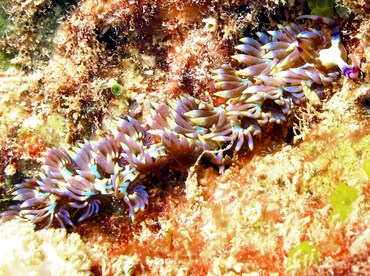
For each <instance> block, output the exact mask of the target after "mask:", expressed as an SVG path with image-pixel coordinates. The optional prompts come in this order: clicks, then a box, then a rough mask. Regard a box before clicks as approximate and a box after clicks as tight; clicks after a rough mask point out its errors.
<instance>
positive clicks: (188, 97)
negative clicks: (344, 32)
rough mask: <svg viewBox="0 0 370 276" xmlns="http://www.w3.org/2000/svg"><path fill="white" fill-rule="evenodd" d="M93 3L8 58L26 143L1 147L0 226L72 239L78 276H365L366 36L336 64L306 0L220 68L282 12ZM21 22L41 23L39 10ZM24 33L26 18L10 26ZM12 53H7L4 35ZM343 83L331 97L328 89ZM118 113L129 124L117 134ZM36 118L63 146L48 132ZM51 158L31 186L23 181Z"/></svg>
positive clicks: (331, 28) (323, 26)
mask: <svg viewBox="0 0 370 276" xmlns="http://www.w3.org/2000/svg"><path fill="white" fill-rule="evenodd" d="M90 2H91V1H84V2H81V3H77V4H76V5H75V6H73V5H71V6H68V9H69V11H68V12H67V13H66V14H65V15H63V16H62V17H61V18H63V20H62V21H61V23H60V25H59V26H58V27H57V28H56V29H55V36H54V38H53V41H54V42H53V44H47V43H46V41H44V42H40V43H39V44H37V45H35V46H34V48H30V49H29V52H27V48H25V49H24V51H20V52H19V53H18V55H17V57H16V58H15V59H14V60H13V62H17V63H18V66H21V67H23V68H22V69H20V68H19V69H14V68H13V69H12V71H10V70H8V71H5V72H4V73H3V74H2V76H1V78H2V79H3V80H4V82H3V83H4V86H3V88H2V89H4V90H2V91H5V89H7V90H8V91H9V96H8V97H6V98H4V99H3V100H2V103H3V105H4V106H7V107H6V108H5V109H4V118H7V119H6V120H3V121H2V127H3V128H4V129H5V130H7V131H6V132H5V133H4V134H2V135H4V141H7V140H6V137H13V138H12V139H13V141H14V139H21V138H24V140H23V141H24V142H22V143H27V140H29V141H28V143H29V144H28V146H27V148H26V149H25V151H24V152H23V154H22V153H21V152H19V151H17V143H14V142H13V143H11V142H10V141H9V140H8V142H6V143H5V144H4V145H3V148H2V151H4V152H8V153H9V152H14V153H13V155H14V157H13V158H10V159H9V158H8V159H4V160H3V161H1V164H0V165H1V167H2V168H4V172H5V173H6V174H7V175H6V181H7V183H8V184H7V185H9V186H4V188H2V189H3V194H4V195H5V193H4V192H8V191H9V192H10V187H13V188H11V189H12V190H13V191H12V192H13V195H15V197H14V198H13V202H14V203H13V204H15V205H12V206H11V207H10V209H9V210H4V212H3V213H2V221H3V227H6V226H7V225H10V224H11V223H13V221H14V220H11V219H14V218H17V219H20V220H24V221H30V222H32V223H34V225H35V226H36V228H37V229H40V228H49V227H51V226H52V227H56V226H60V227H67V228H68V229H71V230H72V231H74V232H78V233H80V235H81V237H82V239H83V240H84V242H85V243H87V244H88V245H91V247H88V248H89V249H88V252H89V254H88V256H89V258H90V259H89V262H90V261H91V262H92V264H93V265H92V266H91V267H90V265H88V266H87V268H86V269H84V270H83V271H85V270H88V269H90V268H91V271H92V272H93V273H94V274H98V275H99V274H104V275H108V274H109V275H110V274H114V273H120V271H125V272H126V273H128V274H130V273H135V274H137V273H145V274H147V273H152V274H164V273H166V274H168V273H176V272H179V271H181V272H182V273H183V274H197V275H199V274H207V273H211V274H224V273H226V272H229V273H231V272H232V273H236V274H240V273H246V272H249V273H251V272H262V271H263V272H267V273H274V272H275V273H278V274H283V273H284V271H285V272H289V273H302V272H305V273H329V272H334V273H342V272H348V271H356V269H357V270H358V271H361V272H363V271H366V269H368V266H367V265H366V260H367V259H366V258H365V257H364V256H366V254H367V252H368V248H367V247H366V248H364V247H358V246H353V247H351V250H349V245H350V244H353V245H355V244H356V242H357V239H356V237H357V238H358V240H360V239H367V238H366V236H364V235H366V233H367V231H366V225H367V220H368V215H367V212H366V209H367V208H368V207H367V205H368V204H369V202H368V200H367V196H368V191H367V189H368V188H367V186H368V180H367V179H366V178H363V177H362V176H361V174H364V172H363V170H361V164H362V162H364V161H365V160H366V158H369V157H368V156H370V153H369V150H368V148H367V147H366V145H368V142H366V141H367V139H368V138H367V137H368V136H369V134H368V133H367V132H366V125H367V122H366V118H367V116H368V114H366V112H364V111H363V110H364V109H366V105H367V100H366V99H364V97H365V98H366V93H364V92H363V91H364V88H363V87H364V86H361V85H360V86H359V85H357V83H356V82H361V81H366V76H367V74H368V70H367V68H368V66H367V61H366V59H365V58H366V55H364V53H366V47H368V45H369V43H368V41H369V40H368V38H367V39H364V40H362V41H360V42H359V43H357V44H354V43H353V42H351V41H352V40H353V38H351V39H352V40H349V39H348V38H347V37H345V40H344V43H345V45H346V48H347V51H348V52H349V53H350V55H349V61H347V60H346V59H347V55H346V49H345V47H344V46H343V45H342V43H341V41H340V33H339V29H338V27H337V26H336V24H335V22H334V20H332V19H328V18H322V17H319V16H307V15H306V16H299V14H302V13H303V9H305V3H303V2H302V3H300V5H298V7H296V11H295V12H296V14H295V15H296V16H295V18H296V19H295V21H296V22H295V23H283V24H279V25H277V26H276V27H275V28H274V29H275V30H273V31H270V29H269V30H268V31H263V32H262V31H260V32H257V33H256V36H254V37H251V36H250V37H249V36H248V37H245V38H242V39H241V42H242V44H241V45H238V46H236V49H237V50H238V51H239V53H237V54H236V55H232V54H234V53H233V52H232V51H231V50H230V49H231V48H232V47H231V48H230V46H231V45H233V44H235V38H234V37H235V34H236V33H238V32H241V31H242V28H244V27H245V26H244V27H243V26H242V25H238V24H241V23H242V22H243V21H244V20H245V21H246V22H251V19H252V18H253V17H254V18H258V16H259V11H260V9H261V7H269V9H271V11H273V10H274V9H275V7H278V5H277V4H275V3H274V2H273V1H271V2H267V3H265V4H259V5H260V6H259V5H257V4H255V6H250V7H248V6H244V5H241V3H234V2H233V1H230V3H224V4H222V5H220V4H216V3H208V4H205V3H203V4H194V3H193V4H190V3H183V6H181V7H179V6H176V5H175V2H176V1H174V2H173V3H172V2H171V1H170V2H160V1H159V2H155V3H152V1H144V2H145V3H135V2H134V1H129V2H127V3H126V1H105V3H104V5H92V3H90ZM208 5H210V6H208ZM264 5H265V6H264ZM290 5H292V3H290ZM288 6H289V5H288ZM9 7H11V8H10V9H9V11H10V13H11V15H12V12H13V13H14V12H15V11H19V9H21V6H17V3H16V2H14V3H13V2H11V3H10V5H9ZM175 7H176V8H175ZM209 7H212V9H211V10H209ZM350 7H351V8H353V9H354V8H355V5H353V6H350ZM364 7H365V6H364ZM33 8H35V9H36V10H37V8H39V9H40V11H45V14H46V15H45V16H47V15H48V12H46V11H47V10H48V8H47V6H46V5H45V3H40V5H35V6H34V7H33ZM59 8H60V6H58V4H56V5H55V6H53V9H54V11H55V16H57V17H59V16H60V9H59ZM249 9H250V11H249V12H248V10H249ZM57 11H58V12H57ZM112 11H114V12H112ZM169 11H171V12H169ZM36 13H37V12H36ZM36 13H35V14H36ZM239 13H241V14H243V16H241V17H238V16H237V15H238V14H239ZM174 15H176V16H175V17H174ZM13 16H14V15H13ZM27 16H29V17H30V18H31V19H32V18H33V13H30V14H28V15H27ZM292 16H294V15H292ZM362 16H363V15H362V14H361V15H358V18H357V21H355V22H356V24H358V25H359V26H361V28H360V29H359V30H360V32H358V35H361V34H365V33H366V28H368V26H369V25H368V22H367V21H366V20H364V19H363V17H362ZM10 18H12V16H10ZM289 18H293V19H294V17H289ZM20 19H22V20H26V21H27V20H29V19H27V17H22V16H20V15H18V17H17V20H13V22H11V23H12V24H14V25H13V26H16V25H17V24H21V23H20V22H22V21H21V20H20ZM310 19H313V21H310V22H308V21H309V20H310ZM32 20H33V19H32ZM291 20H292V19H291ZM315 21H318V22H315ZM42 22H44V23H45V24H46V22H48V20H45V21H42ZM298 22H299V23H300V24H299V23H298ZM189 23H193V24H194V25H191V24H189ZM311 24H313V25H315V28H313V27H312V28H311V27H308V26H310V25H311ZM143 26H150V28H144V27H143ZM251 27H252V25H251ZM26 33H27V30H25V29H21V31H20V35H21V36H23V35H25V34H26ZM37 33H40V31H34V30H33V31H32V32H31V34H32V35H36V34H37ZM46 33H47V32H46ZM180 34H181V35H180ZM231 34H232V35H231ZM179 35H180V36H179ZM44 37H47V35H45V36H44ZM364 37H365V36H364ZM176 38H180V39H179V40H177V39H176ZM230 38H231V40H230ZM6 39H9V43H10V42H11V43H10V44H9V45H14V43H17V39H19V38H17V35H16V32H15V30H14V29H12V28H11V27H10V29H9V36H7V37H6ZM40 39H41V40H42V38H40ZM49 42H50V41H49ZM49 42H48V43H49ZM12 43H13V44H12ZM45 43H46V44H45ZM45 45H53V47H55V49H54V50H50V51H51V52H50V54H48V55H50V58H48V59H46V60H45V59H44V58H43V56H42V55H39V56H37V50H36V49H42V48H43V47H45ZM194 46H196V47H194ZM2 47H5V48H4V49H8V50H9V51H11V49H12V48H11V47H10V48H6V44H4V45H3V46H2ZM361 49H362V50H361ZM211 54H214V55H213V56H212V58H213V59H211ZM203 55H204V56H203ZM230 56H231V57H232V59H234V60H235V61H231V60H230V58H229V57H230ZM364 57H365V58H364ZM203 58H204V59H203ZM17 59H18V60H19V59H22V62H18V61H17ZM238 63H240V64H242V66H241V65H240V64H238ZM219 64H223V65H221V67H220V69H216V70H214V68H217V67H218V66H219ZM348 64H349V65H348ZM360 70H361V71H362V72H360ZM21 71H23V73H20V72H21ZM212 74H213V81H212V80H211V76H212ZM340 75H344V76H345V77H347V78H342V77H340ZM358 77H360V78H359V79H360V80H359V81H358V80H356V79H357V78H358ZM11 80H17V83H18V84H16V83H14V82H12V81H11ZM355 81H356V82H355ZM26 82H27V85H26ZM337 83H342V87H343V88H342V92H337V93H336V94H334V93H332V92H329V91H330V90H337V88H336V87H338V85H337ZM213 84H214V87H213ZM349 87H352V89H355V90H356V89H359V88H358V87H361V91H362V92H361V96H357V99H359V98H360V97H362V98H361V100H357V101H354V99H355V95H350V94H349V93H348V92H346V91H348V90H349ZM2 91H1V93H3V92H2ZM22 91H24V92H22ZM313 91H315V92H316V93H315V92H313ZM21 93H24V95H26V93H28V95H26V97H24V99H22V97H21ZM316 95H318V96H316ZM31 97H33V99H34V101H33V102H32V104H31V105H33V106H35V107H36V109H30V108H29V107H28V106H27V102H28V103H30V99H31ZM315 97H316V98H315ZM161 98H162V99H161ZM173 98H174V99H173ZM307 99H308V101H307ZM18 103H21V104H18ZM10 104H14V105H15V104H18V106H19V107H18V111H17V113H16V114H17V115H16V116H15V117H14V116H9V115H8V114H6V113H5V112H10V110H11V105H10ZM122 104H123V107H122ZM356 105H357V107H356ZM116 106H119V109H116V108H115V107H116ZM43 107H47V108H43ZM353 107H355V108H353ZM112 108H113V109H112ZM114 109H115V110H114ZM122 112H124V113H122ZM13 114H14V113H13ZM35 115H37V116H35ZM117 115H118V116H119V117H127V118H128V119H124V120H121V121H119V122H118V123H112V122H113V121H115V120H116V119H117V118H116V116H117ZM27 117H28V118H35V119H27V120H25V119H26V118H27ZM52 118H55V119H52ZM22 120H23V121H24V122H23V123H22ZM40 121H41V122H42V121H44V122H45V121H48V122H49V124H45V127H46V128H50V129H52V128H53V127H54V126H57V125H58V126H59V127H61V134H63V135H61V136H59V138H58V135H54V136H53V135H50V136H49V137H50V138H49V137H48V136H44V135H42V133H50V131H44V130H41V129H42V128H40V126H42V124H40ZM109 125H111V127H107V126H109ZM63 126H66V128H65V129H63ZM10 130H12V131H10ZM36 130H37V131H36ZM82 138H84V142H81V141H82ZM30 139H33V140H30ZM328 139H329V140H330V141H329V140H328ZM15 141H17V140H15ZM32 141H36V143H35V142H33V143H32ZM77 141H80V143H76V142H77ZM72 142H73V143H74V144H75V145H76V147H73V148H71V149H68V150H67V148H70V146H68V145H67V144H69V143H72ZM18 143H21V141H19V142H18ZM23 145H27V144H23ZM31 145H32V148H31ZM338 145H340V149H341V150H336V146H338ZM47 146H48V147H50V149H49V150H47V153H46V155H45V156H44V158H43V166H42V168H41V172H40V173H39V174H38V176H36V177H35V178H30V179H28V180H24V179H25V177H24V176H22V175H20V174H19V173H20V172H22V173H27V172H29V170H31V171H35V170H36V169H35V168H36V167H37V163H36V162H35V161H32V160H34V159H33V158H35V157H39V156H40V153H41V152H42V151H44V149H45V148H46V147H47ZM55 146H58V147H55ZM18 147H19V146H18ZM64 148H65V149H64ZM248 149H249V150H253V152H251V151H249V150H248ZM7 156H8V154H7ZM20 156H27V157H28V160H27V159H26V161H27V162H25V161H21V160H22V159H21V158H20ZM337 160H339V161H337ZM9 162H10V163H9ZM207 163H208V165H207ZM355 164H358V166H357V167H356V165H355ZM365 164H366V163H365ZM213 166H214V167H216V168H218V171H219V172H220V173H222V174H221V175H219V176H217V172H216V171H215V170H214V167H213ZM189 167H190V168H189ZM365 175H366V174H365ZM186 177H187V179H186ZM17 179H20V181H17ZM185 179H186V180H185ZM16 181H17V182H18V183H19V182H22V181H23V182H22V183H21V184H17V185H16V188H17V189H16V190H15V191H14V186H12V185H14V184H12V183H17V182H16ZM343 185H345V186H343ZM342 186H343V187H342ZM345 187H348V189H347V188H345ZM350 190H351V193H352V194H353V195H356V196H351V195H345V194H346V193H347V192H348V191H350ZM184 193H186V198H187V199H188V201H186V198H185V194H184ZM342 195H343V198H342V199H341V196H342ZM10 200H11V199H10V197H9V196H7V197H5V201H10ZM348 200H349V201H350V202H349V201H348ZM17 201H20V203H19V202H17ZM144 209H145V210H144ZM142 211H144V212H142ZM122 212H123V214H122ZM127 214H128V215H129V217H130V218H131V220H132V222H130V221H129V220H128V219H127ZM8 220H10V221H9V222H7V221H8ZM42 231H49V230H42ZM35 233H39V232H35ZM351 233H355V235H353V234H351ZM71 237H72V236H70V235H68V236H67V239H70V238H71ZM328 241H330V242H329V243H328ZM357 243H358V242H357ZM302 250H303V251H302ZM102 252H103V253H102ZM302 252H303V253H302ZM313 252H314V253H313ZM107 256H110V257H109V258H108V257H107ZM164 256H166V257H164ZM336 261H338V263H336ZM51 262H52V261H51ZM7 269H8V268H7Z"/></svg>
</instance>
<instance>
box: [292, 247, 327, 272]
mask: <svg viewBox="0 0 370 276" xmlns="http://www.w3.org/2000/svg"><path fill="white" fill-rule="evenodd" d="M319 257H320V254H319V250H318V249H317V247H316V246H313V245H311V244H309V243H308V242H307V241H304V242H301V243H300V244H299V245H297V246H296V247H294V248H293V249H291V250H290V251H289V253H288V259H287V263H286V264H287V267H286V269H287V271H303V270H305V269H306V268H309V267H310V266H312V265H315V264H317V263H318V261H319Z"/></svg>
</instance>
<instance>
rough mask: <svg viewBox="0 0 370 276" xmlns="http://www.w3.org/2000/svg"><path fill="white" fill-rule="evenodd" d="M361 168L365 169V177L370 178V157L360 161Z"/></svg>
mask: <svg viewBox="0 0 370 276" xmlns="http://www.w3.org/2000/svg"><path fill="white" fill-rule="evenodd" d="M362 169H363V170H364V171H365V173H366V175H367V178H368V179H369V180H370V159H366V160H365V161H364V162H363V163H362Z"/></svg>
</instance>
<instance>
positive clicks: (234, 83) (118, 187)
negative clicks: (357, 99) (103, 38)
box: [1, 16, 358, 228]
mask: <svg viewBox="0 0 370 276" xmlns="http://www.w3.org/2000/svg"><path fill="white" fill-rule="evenodd" d="M304 18H309V19H314V20H318V21H320V22H323V23H326V24H328V25H329V27H330V29H331V38H330V39H328V37H327V36H326V35H325V33H324V32H322V31H319V30H314V29H312V28H309V29H307V28H305V27H303V26H302V25H299V24H295V23H291V24H288V25H286V26H283V25H278V30H276V31H269V32H267V34H266V33H257V38H256V39H254V38H249V37H246V38H242V39H241V42H242V44H241V45H238V46H236V49H237V50H239V51H241V52H242V53H241V54H237V55H234V56H233V58H234V59H235V60H237V61H239V62H240V63H242V64H243V65H245V66H246V67H245V68H244V69H241V70H235V69H233V68H232V67H231V66H230V65H222V66H221V68H220V69H217V70H215V71H214V72H215V75H214V76H213V79H214V80H215V86H216V88H218V89H219V91H218V92H217V93H215V96H218V97H221V98H223V99H225V101H226V103H225V104H223V105H220V106H217V107H215V106H213V105H212V104H209V103H205V102H202V101H201V100H198V99H195V98H194V97H191V96H183V97H181V98H180V99H178V100H173V101H169V102H168V103H167V104H161V105H159V104H153V109H152V122H151V124H150V129H147V128H145V127H143V126H141V125H140V124H139V122H138V121H137V120H135V119H132V118H129V119H127V120H122V121H121V122H120V123H119V124H118V126H117V127H116V128H114V129H113V130H112V137H110V138H104V139H101V140H100V141H96V142H89V141H86V142H85V143H84V144H82V145H80V146H79V147H78V148H75V149H73V150H71V151H66V150H60V149H57V148H52V149H49V150H48V151H47V153H46V156H45V160H44V166H43V171H44V172H43V173H40V174H39V175H38V176H37V177H35V178H34V179H30V180H27V181H25V182H24V183H22V184H18V185H17V186H16V187H17V188H18V190H17V191H15V192H14V193H13V194H14V196H15V197H14V200H18V201H20V203H19V204H16V205H13V206H11V207H10V208H9V210H8V211H5V212H4V213H2V214H1V220H2V221H6V220H9V219H13V218H20V219H23V220H26V221H31V222H33V223H34V224H35V225H37V226H38V227H39V228H40V227H43V228H48V227H50V226H52V225H53V226H55V225H59V226H60V227H66V226H67V225H73V224H74V221H76V220H77V221H82V220H85V219H87V218H89V217H91V216H93V215H94V214H96V213H97V212H99V210H100V209H101V208H100V205H101V204H102V202H103V200H102V199H103V198H104V199H110V198H117V199H122V200H123V201H124V202H125V204H126V205H127V209H128V214H129V216H130V217H131V219H133V220H134V219H135V213H136V212H137V211H138V210H143V209H144V208H145V206H146V205H147V204H148V193H147V192H146V191H145V187H144V185H143V184H142V179H143V178H144V177H145V176H146V175H147V174H148V173H150V172H151V170H152V169H153V168H155V167H158V166H159V165H160V164H162V163H164V162H167V163H173V164H178V165H179V166H182V167H183V166H189V165H191V164H194V162H195V161H196V160H197V159H198V158H200V157H202V156H205V157H207V158H209V160H210V161H211V162H212V163H214V164H216V165H218V166H219V168H220V171H222V170H223V169H224V167H225V164H228V163H229V162H231V160H232V153H233V152H236V151H239V150H240V149H241V148H242V147H243V146H244V145H245V144H246V145H247V146H248V148H249V149H251V150H252V149H253V147H254V145H253V136H256V135H261V133H262V129H263V126H264V125H266V124H267V123H277V124H279V123H281V122H283V121H285V120H286V115H287V114H288V113H289V112H291V105H292V104H298V103H300V102H301V101H303V100H304V98H305V95H304V91H303V88H302V85H301V83H302V82H306V83H308V84H310V83H317V84H319V85H328V84H330V83H332V82H333V81H335V80H336V79H337V78H338V76H339V74H340V73H339V72H338V70H337V67H339V68H340V69H341V70H342V72H343V73H344V75H346V76H347V77H349V78H352V79H353V78H356V77H357V75H358V66H357V65H355V66H353V67H352V68H351V67H350V66H348V64H347V63H346V61H345V60H346V57H345V54H346V53H345V49H344V47H343V46H342V44H341V43H340V35H339V30H338V28H337V27H336V26H335V24H334V21H333V20H332V19H327V18H321V17H316V16H301V17H299V19H304Z"/></svg>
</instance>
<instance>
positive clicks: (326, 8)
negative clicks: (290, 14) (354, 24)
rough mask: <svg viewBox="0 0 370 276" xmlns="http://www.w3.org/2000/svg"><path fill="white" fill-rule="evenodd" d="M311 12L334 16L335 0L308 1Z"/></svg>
mask: <svg viewBox="0 0 370 276" xmlns="http://www.w3.org/2000/svg"><path fill="white" fill-rule="evenodd" d="M308 6H309V7H310V9H311V13H312V14H314V15H318V16H323V17H333V10H334V0H324V1H323V0H312V1H309V2H308Z"/></svg>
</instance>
